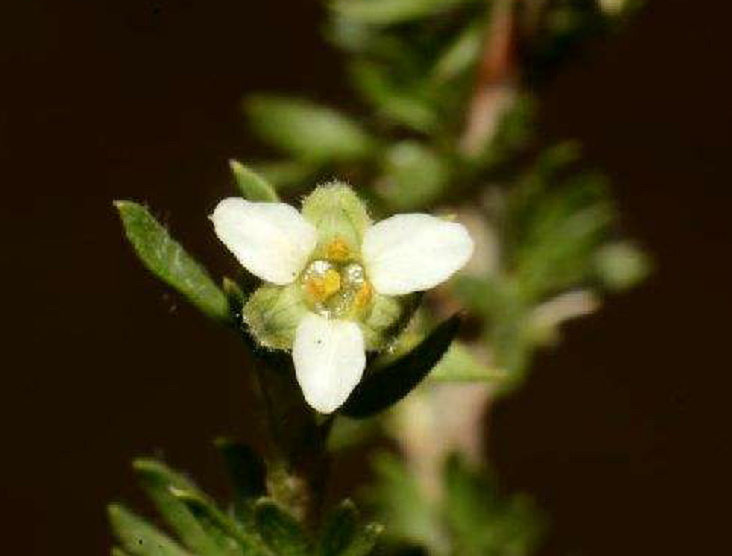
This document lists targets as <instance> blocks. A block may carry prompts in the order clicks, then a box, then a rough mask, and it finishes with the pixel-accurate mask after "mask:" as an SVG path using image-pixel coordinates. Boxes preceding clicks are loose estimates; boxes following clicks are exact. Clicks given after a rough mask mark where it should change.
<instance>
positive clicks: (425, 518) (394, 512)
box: [369, 452, 447, 554]
mask: <svg viewBox="0 0 732 556" xmlns="http://www.w3.org/2000/svg"><path fill="white" fill-rule="evenodd" d="M373 469H374V472H375V474H376V481H375V483H374V484H373V486H372V489H371V490H370V491H369V497H370V499H371V501H372V502H373V503H374V504H375V505H376V507H377V508H378V511H379V514H380V519H381V521H383V522H384V523H388V528H387V530H386V533H387V535H388V536H389V537H390V538H397V539H400V540H402V541H407V542H408V543H410V544H417V545H423V546H424V547H426V548H427V549H428V552H429V553H430V554H433V553H434V554H442V553H444V547H445V541H446V540H447V539H445V538H444V535H443V531H442V527H441V520H440V516H439V515H438V514H437V512H436V508H435V504H434V503H433V502H432V501H431V500H429V499H428V498H427V497H426V496H425V493H424V492H423V489H422V487H421V486H420V484H419V482H418V481H417V478H416V476H415V474H414V473H413V472H412V471H411V470H409V469H407V467H406V465H405V463H404V461H403V460H402V459H400V458H398V457H396V456H395V455H394V454H391V453H388V452H380V453H378V454H377V455H376V457H375V458H374V461H373ZM439 548H442V550H439ZM429 549H434V550H429Z"/></svg>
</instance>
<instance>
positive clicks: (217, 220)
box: [211, 197, 317, 285]
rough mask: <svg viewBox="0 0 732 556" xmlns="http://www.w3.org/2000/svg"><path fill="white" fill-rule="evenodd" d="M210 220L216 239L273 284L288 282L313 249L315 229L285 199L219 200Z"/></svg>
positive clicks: (248, 268)
mask: <svg viewBox="0 0 732 556" xmlns="http://www.w3.org/2000/svg"><path fill="white" fill-rule="evenodd" d="M211 220H212V221H213V223H214V229H215V230H216V235H217V236H219V239H220V240H221V241H222V242H223V243H224V245H226V247H228V248H229V251H231V252H232V253H233V254H234V256H235V257H236V258H237V259H238V260H239V262H240V263H241V264H242V265H243V266H244V267H245V268H246V269H247V270H248V271H249V272H251V273H252V274H255V275H256V276H259V277H260V278H261V279H262V280H266V281H267V282H271V283H273V284H278V285H285V284H289V283H291V282H292V281H294V280H295V278H297V275H298V274H299V273H300V271H301V270H302V269H303V268H304V267H305V264H306V263H307V261H308V257H309V256H310V254H311V253H312V252H313V249H315V244H316V241H317V232H316V230H315V227H314V226H313V225H312V224H310V223H309V222H308V221H307V220H305V219H304V218H303V217H302V216H301V215H300V213H299V212H297V210H295V209H294V208H293V207H291V206H290V205H286V204H284V203H252V202H250V201H245V200H244V199H239V198H235V197H231V198H229V199H224V200H223V201H221V202H220V203H219V204H218V206H217V207H216V209H215V210H214V213H213V215H212V216H211Z"/></svg>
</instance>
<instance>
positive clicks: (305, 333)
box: [211, 185, 473, 413]
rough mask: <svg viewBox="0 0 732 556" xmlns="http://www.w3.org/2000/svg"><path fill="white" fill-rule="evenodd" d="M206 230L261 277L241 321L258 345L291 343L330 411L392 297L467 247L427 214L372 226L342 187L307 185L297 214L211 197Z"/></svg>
mask: <svg viewBox="0 0 732 556" xmlns="http://www.w3.org/2000/svg"><path fill="white" fill-rule="evenodd" d="M211 220H212V221H213V224H214V228H215V231H216V234H217V235H218V237H219V239H220V240H221V241H222V242H223V243H224V245H226V247H227V248H228V249H229V250H230V251H231V252H232V253H233V254H234V256H235V257H236V258H237V259H238V260H239V262H240V263H241V264H242V265H243V266H244V267H245V268H246V269H247V270H249V271H250V272H251V273H252V274H254V275H256V276H258V277H259V278H261V279H262V280H264V281H265V282H266V283H267V284H265V285H264V286H263V287H262V288H260V290H258V291H257V292H256V293H255V294H254V295H253V296H252V298H251V299H250V301H249V302H248V303H247V306H246V307H245V310H244V313H245V320H246V321H247V323H248V324H249V326H250V329H251V330H252V333H253V334H254V335H255V337H257V339H258V340H259V341H260V342H261V343H263V344H264V345H266V346H268V347H274V348H281V349H290V348H291V349H292V358H293V361H294V364H295V373H296V376H297V380H298V383H299V384H300V387H301V388H302V391H303V395H304V396H305V400H306V401H307V402H308V404H310V405H311V406H312V407H313V408H315V409H316V410H317V411H319V412H321V413H331V412H333V411H335V410H336V409H337V408H338V407H340V406H341V405H342V404H343V403H344V402H345V401H346V399H347V398H348V396H349V395H350V393H351V392H352V391H353V389H354V388H355V387H356V385H357V384H358V382H359V381H360V380H361V376H362V374H363V371H364V368H365V366H366V350H370V349H378V348H379V347H380V346H382V345H383V339H384V338H383V335H384V334H386V333H388V330H389V327H390V326H393V325H394V323H395V322H396V321H397V320H398V318H399V316H400V314H401V304H400V301H399V300H400V299H401V298H400V297H395V296H405V295H407V294H410V293H413V292H418V291H424V290H428V289H430V288H433V287H435V286H436V285H438V284H440V283H441V282H444V281H445V280H447V279H448V278H449V277H450V276H452V275H453V274H454V273H455V272H456V271H458V270H459V269H460V268H462V267H463V265H465V264H466V263H467V262H468V260H469V259H470V257H471V255H472V253H473V241H472V239H471V238H470V235H469V234H468V232H467V230H466V229H465V228H464V227H463V226H462V225H461V224H457V223H454V222H448V221H445V220H442V219H440V218H436V217H434V216H430V215H427V214H400V215H397V216H392V217H390V218H387V219H386V220H382V221H381V222H378V223H376V224H372V223H371V220H370V219H369V217H368V215H367V213H366V210H365V208H363V205H362V203H361V202H360V200H358V198H357V197H356V195H355V194H354V193H353V192H352V191H351V190H350V189H349V188H348V187H346V186H343V185H331V186H324V187H320V188H318V189H316V191H315V192H314V193H313V194H311V195H310V196H309V197H308V198H307V199H306V200H305V202H304V203H303V210H302V214H301V213H299V212H298V211H297V210H295V209H294V208H293V207H291V206H290V205H286V204H283V203H263V202H249V201H246V200H244V199H240V198H229V199H224V200H223V201H221V202H220V203H219V204H218V206H217V207H216V209H215V210H214V213H213V215H212V216H211Z"/></svg>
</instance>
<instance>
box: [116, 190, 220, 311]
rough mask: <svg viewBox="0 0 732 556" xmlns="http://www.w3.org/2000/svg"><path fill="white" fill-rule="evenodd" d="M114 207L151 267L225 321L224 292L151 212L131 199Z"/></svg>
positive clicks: (196, 304)
mask: <svg viewBox="0 0 732 556" xmlns="http://www.w3.org/2000/svg"><path fill="white" fill-rule="evenodd" d="M115 206H116V207H117V210H119V214H120V217H121V219H122V224H123V226H124V229H125V233H126V234H127V239H128V240H129V241H130V243H131V244H132V246H133V247H134V249H135V252H136V253H137V256H138V257H139V258H140V260H141V261H142V262H143V264H144V265H145V266H146V267H147V268H148V270H150V272H152V273H153V274H154V275H155V276H157V277H158V278H160V279H161V280H162V281H163V282H165V283H166V284H168V285H169V286H171V287H173V288H174V289H176V290H178V291H179V292H180V293H181V294H183V295H184V296H185V297H187V298H188V300H189V301H190V302H191V303H193V304H194V305H195V306H196V307H198V308H199V309H200V310H201V311H203V312H204V313H206V314H207V315H208V316H210V317H212V318H214V319H217V320H220V321H226V320H227V319H228V318H229V313H228V305H227V302H226V297H225V296H224V294H223V293H222V291H221V290H220V289H219V288H218V286H216V284H215V283H214V282H213V280H212V279H211V277H210V276H209V275H208V273H207V272H206V271H205V270H204V268H203V267H202V266H201V265H199V264H198V263H197V262H196V261H195V260H194V259H193V258H192V257H191V256H190V255H189V254H188V253H186V251H185V250H184V249H183V247H181V245H180V244H179V243H178V242H176V241H175V240H173V239H172V238H171V237H170V236H169V235H168V232H167V231H166V230H165V228H164V227H163V226H162V225H161V224H160V223H159V222H158V221H157V220H156V219H155V218H154V217H153V216H152V215H151V214H150V212H149V211H148V210H147V209H146V208H145V207H144V206H142V205H140V204H138V203H134V202H132V201H116V202H115Z"/></svg>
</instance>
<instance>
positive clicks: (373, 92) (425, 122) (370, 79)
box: [350, 61, 438, 133]
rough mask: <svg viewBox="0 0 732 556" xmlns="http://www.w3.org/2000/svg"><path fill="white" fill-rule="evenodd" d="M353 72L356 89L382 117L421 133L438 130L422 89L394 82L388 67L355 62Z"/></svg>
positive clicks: (435, 117) (352, 76)
mask: <svg viewBox="0 0 732 556" xmlns="http://www.w3.org/2000/svg"><path fill="white" fill-rule="evenodd" d="M350 70H351V71H350V73H351V79H352V80H353V82H354V85H355V86H356V88H357V89H358V90H359V92H360V93H361V95H362V96H363V97H364V99H365V100H366V101H367V102H369V103H371V104H372V105H373V106H374V108H376V109H377V110H378V111H379V113H380V115H381V116H383V117H385V118H387V119H390V120H392V121H393V122H395V123H397V124H399V125H403V126H406V127H408V128H411V129H413V130H415V131H418V132H420V133H429V132H431V131H433V130H434V129H435V127H436V126H437V123H438V117H437V113H436V111H435V109H434V107H433V106H432V104H431V102H430V101H429V99H427V98H425V94H424V90H423V89H422V88H419V89H417V90H412V89H414V87H409V86H406V85H404V84H402V83H396V82H394V80H393V79H392V78H391V77H390V75H389V73H388V70H387V69H386V68H385V67H382V66H380V65H377V64H374V63H371V62H362V61H359V62H356V63H354V64H352V65H351V68H350Z"/></svg>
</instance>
